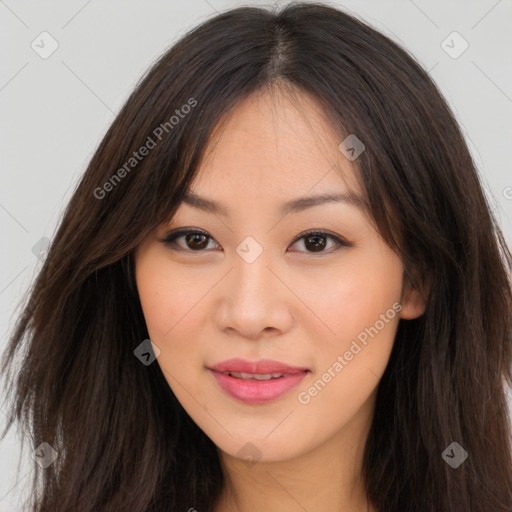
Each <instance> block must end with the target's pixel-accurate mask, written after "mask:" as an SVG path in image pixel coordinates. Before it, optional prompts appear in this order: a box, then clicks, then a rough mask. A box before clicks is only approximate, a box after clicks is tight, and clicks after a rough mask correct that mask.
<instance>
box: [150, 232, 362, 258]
mask: <svg viewBox="0 0 512 512" xmlns="http://www.w3.org/2000/svg"><path fill="white" fill-rule="evenodd" d="M181 239H183V243H182V244H180V243H178V241H179V240H181ZM208 240H211V241H212V242H214V240H213V238H212V237H211V236H210V235H209V234H208V233H207V232H206V231H200V230H197V229H178V230H176V231H172V232H170V233H169V234H167V236H165V237H164V238H162V239H161V240H160V241H161V242H162V243H163V244H164V245H165V246H167V247H169V248H170V249H172V250H175V251H188V252H204V250H205V249H207V248H208ZM301 240H304V247H306V248H307V249H308V250H307V251H305V252H311V253H322V252H327V251H325V250H324V249H325V248H326V247H327V245H328V244H327V242H326V241H327V240H331V241H334V246H336V245H337V246H338V248H339V247H340V246H341V247H352V246H353V244H351V243H350V242H347V241H346V240H344V239H342V238H341V237H339V236H337V235H334V234H333V233H329V232H327V231H322V230H316V231H308V232H306V233H303V234H301V235H300V236H299V237H297V238H296V239H295V240H294V241H293V242H292V246H293V245H296V244H297V243H298V242H299V241H301ZM217 245H218V244H217ZM210 248H211V247H210ZM329 248H332V246H331V247H329ZM335 250H337V249H335ZM292 252H304V251H292ZM330 252H334V251H329V253H330Z"/></svg>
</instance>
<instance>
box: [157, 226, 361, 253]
mask: <svg viewBox="0 0 512 512" xmlns="http://www.w3.org/2000/svg"><path fill="white" fill-rule="evenodd" d="M187 234H197V235H203V236H205V237H207V238H209V239H210V240H213V241H214V242H215V243H218V242H217V241H216V240H215V238H213V237H212V236H211V235H210V234H209V233H208V232H207V231H203V230H201V229H198V228H178V229H176V230H174V231H170V232H169V233H167V234H166V235H165V236H164V237H163V238H160V242H162V243H163V244H164V245H165V246H166V247H169V248H170V249H172V250H175V251H183V252H188V253H196V254H197V253H204V252H209V251H207V250H205V249H202V250H198V251H193V250H191V249H184V248H183V247H178V248H176V247H171V246H172V245H173V244H175V240H176V239H178V238H180V237H181V236H183V235H187ZM310 235H323V236H325V237H326V238H331V239H332V240H334V241H335V242H336V243H337V244H338V245H339V246H340V247H347V248H348V247H353V246H354V244H353V243H351V242H349V241H348V240H346V239H344V238H343V237H341V236H340V235H337V234H335V233H332V232H331V231H328V230H325V229H309V230H307V231H304V232H303V233H300V234H299V235H297V237H295V239H294V240H293V241H292V242H291V244H290V245H294V244H296V243H297V242H298V241H299V240H301V239H302V238H305V237H307V236H310ZM335 250H337V249H335ZM292 252H298V253H305V254H310V255H313V256H314V255H321V254H330V253H331V252H333V251H319V252H318V253H315V252H308V251H292Z"/></svg>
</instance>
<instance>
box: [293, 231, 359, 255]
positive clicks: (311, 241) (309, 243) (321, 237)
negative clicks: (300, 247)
mask: <svg viewBox="0 0 512 512" xmlns="http://www.w3.org/2000/svg"><path fill="white" fill-rule="evenodd" d="M301 240H303V241H304V247H306V248H308V249H310V250H309V251H306V252H312V253H322V252H324V253H325V252H328V253H331V252H334V251H324V249H325V248H326V247H327V243H326V240H331V241H334V244H333V245H334V246H335V247H336V246H338V247H336V249H334V250H335V251H336V250H338V249H339V248H340V247H352V246H353V244H351V243H350V242H347V241H346V240H344V239H343V238H341V237H340V236H338V235H335V234H333V233H329V232H328V231H323V230H316V231H308V232H307V233H302V234H301V235H300V236H299V237H297V238H296V239H295V240H294V242H293V243H292V245H295V244H296V243H297V242H299V241H301ZM330 248H332V245H331V247H330ZM299 252H302V251H299Z"/></svg>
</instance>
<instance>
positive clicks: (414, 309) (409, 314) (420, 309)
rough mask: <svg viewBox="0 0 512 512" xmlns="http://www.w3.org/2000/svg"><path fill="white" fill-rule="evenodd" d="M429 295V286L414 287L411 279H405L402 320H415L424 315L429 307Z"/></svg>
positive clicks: (423, 284)
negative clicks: (427, 306)
mask: <svg viewBox="0 0 512 512" xmlns="http://www.w3.org/2000/svg"><path fill="white" fill-rule="evenodd" d="M428 294H429V286H428V284H425V283H422V284H421V285H417V286H414V285H413V284H412V282H411V279H409V278H407V277H404V285H403V288H402V310H401V311H400V318H403V319H404V320H413V319H415V318H418V317H420V316H421V315H423V313H425V308H426V305H427V298H428Z"/></svg>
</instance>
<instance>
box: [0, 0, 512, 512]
mask: <svg viewBox="0 0 512 512" xmlns="http://www.w3.org/2000/svg"><path fill="white" fill-rule="evenodd" d="M271 3H272V2H260V1H255V2H248V3H245V2H238V1H228V0H187V1H186V2H183V1H175V0H172V1H169V0H168V1H164V0H161V1H156V0H152V1H148V0H145V1H143V0H137V1H135V0H130V1H128V0H111V1H109V2H105V1H100V0H67V1H63V0H62V1H59V2H56V1H35V0H33V1H26V0H25V1H24V0H17V1H16V0H5V1H4V0H0V42H1V44H0V59H1V65H0V109H1V111H0V120H1V121H0V130H1V132H0V133H1V137H0V155H1V166H0V173H1V188H0V225H1V233H2V250H1V265H0V314H1V328H2V337H1V338H0V350H1V351H3V350H4V348H5V345H6V341H7V337H8V334H9V333H10V332H11V329H12V325H13V321H14V318H15V315H16V314H17V312H18V310H17V309H16V307H17V305H18V304H19V301H20V299H21V297H22V294H23V293H24V291H25V290H26V289H27V287H28V285H29V283H30V282H31V281H32V279H33V278H34V276H35V275H36V273H37V271H38V270H39V269H40V267H41V260H40V259H39V257H38V249H39V248H41V247H42V248H43V250H44V244H45V241H44V239H45V238H47V239H51V238H52V236H53V235H54V232H55V229H56V226H57V223H58V221H59V217H60V215H61V214H62V212H63V209H64V207H65V205H66V203H67V202H68V200H69V199H70V194H71V192H72V190H73V188H74V186H75V185H76V183H77V180H78V179H79V178H80V176H81V175H82V173H83V172H84V170H85V168H86V165H87V163H88V161H89V159H90V158H91V156H92V154H93V152H94V150H95V149H96V147H97V145H98V143H99V142H100V140H101V138H102V137H103V135H104V133H105V131H106V129H107V127H108V126H109V125H110V123H111V122H112V121H113V119H114V117H115V115H116V113H117V112H118V111H119V109H120V107H121V106H122V104H123V103H124V101H125V100H126V98H127V96H128V94H129V93H130V92H131V91H132V89H133V87H134V86H135V84H136V82H137V80H138V79H139V77H140V76H141V75H142V73H143V72H144V71H145V70H146V69H147V68H148V67H149V66H150V65H151V64H152V63H153V62H154V60H155V59H156V58H157V57H158V56H160V55H161V54H162V53H163V52H164V51H165V50H166V49H168V48H169V46H171V45H172V44H173V42H174V41H176V39H177V38H178V37H180V36H181V35H183V34H184V33H185V32H186V31H187V30H188V29H190V28H192V27H194V26H196V25H197V24H199V23H200V22H202V21H204V20H206V19H207V18H209V17H210V16H211V15H213V14H215V12H216V11H218V12H221V11H223V10H226V9H228V8H232V7H236V6H241V5H260V6H261V5H270V4H271ZM284 3H286V2H284ZM330 3H331V5H339V6H341V7H342V8H344V9H345V10H347V11H348V12H351V13H352V14H355V15H357V16H359V17H360V18H362V19H364V20H366V21H368V22H369V23H370V24H372V25H373V26H374V27H376V28H377V29H379V30H381V31H382V32H384V33H385V34H387V35H388V36H389V37H390V38H392V39H393V40H395V41H397V42H399V43H400V44H402V45H403V46H404V47H406V48H407V49H408V50H409V51H410V52H411V53H412V54H413V55H414V56H415V57H416V59H417V60H418V61H419V62H420V63H421V64H422V65H423V66H424V68H425V69H426V70H428V71H429V72H430V74H431V76H432V78H433V79H434V81H435V82H436V83H437V84H438V86H439V88H440V89H441V91H442V93H443V94H444V96H445V98H446V99H447V100H448V102H449V104H450V106H451V108H452V109H453V111H454V113H455V115H456V117H457V119H458V121H459V123H460V125H461V127H462V129H463V132H464V133H465V136H466V138H467V141H468V144H469V147H470V149H471V152H472V154H473V157H474V159H475V162H476V163H477V166H478V167H479V169H480V172H481V175H482V179H483V182H484V186H485V190H486V193H487V195H488V197H489V199H490V201H491V204H492V208H493V210H494V211H495V213H496V215H497V216H498V219H499V220H500V222H501V225H502V228H503V231H504V233H505V236H506V238H507V240H508V243H509V244H511V243H512V220H511V219H512V172H511V165H510V157H509V154H510V144H511V141H512V123H511V120H512V31H511V30H510V26H511V25H512V0H472V1H471V0H460V1H450V2H446V1H444V0H429V1H427V0H414V1H413V0H396V1H391V0H368V1H364V0H357V1H355V0H354V1H338V2H335V1H331V2H330ZM454 32H456V34H454ZM54 48H56V49H55V50H54ZM52 50H54V51H53V53H51V55H48V53H50V52H51V51H52ZM41 240H42V241H41ZM4 419H5V416H4V411H2V410H0V426H1V425H2V424H3V421H4ZM20 445H21V443H20V438H19V435H18V434H17V433H16V432H15V431H14V430H11V431H10V434H9V436H8V437H7V438H6V439H5V440H4V442H3V443H1V444H0V511H11V510H20V508H19V500H20V499H21V498H22V497H24V496H25V494H24V493H25V492H26V491H27V490H28V483H29V477H30V471H31V469H30V468H31V462H32V461H31V459H30V450H28V449H25V450H24V452H23V460H22V462H21V465H20V467H19V468H18V460H19V456H20ZM18 470H19V471H18Z"/></svg>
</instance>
